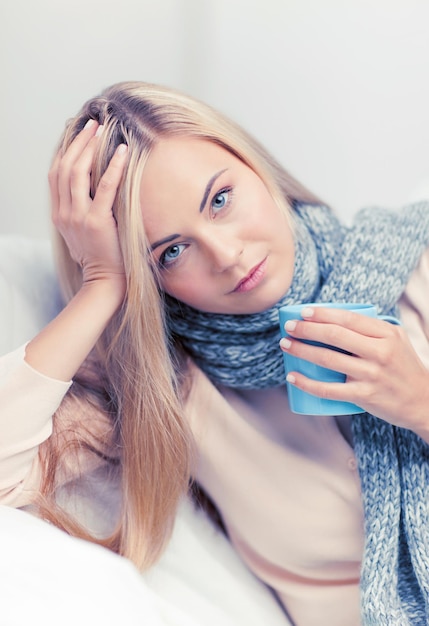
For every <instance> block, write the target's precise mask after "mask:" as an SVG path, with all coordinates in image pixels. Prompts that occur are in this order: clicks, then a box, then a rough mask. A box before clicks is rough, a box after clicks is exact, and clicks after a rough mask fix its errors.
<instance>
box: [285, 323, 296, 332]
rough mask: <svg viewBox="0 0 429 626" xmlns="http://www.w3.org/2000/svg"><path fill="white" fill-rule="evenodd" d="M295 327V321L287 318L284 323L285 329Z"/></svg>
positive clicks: (290, 329) (293, 328) (292, 329)
mask: <svg viewBox="0 0 429 626" xmlns="http://www.w3.org/2000/svg"><path fill="white" fill-rule="evenodd" d="M295 328H296V322H295V321H294V320H289V321H288V322H286V324H285V330H289V331H294V330H295Z"/></svg>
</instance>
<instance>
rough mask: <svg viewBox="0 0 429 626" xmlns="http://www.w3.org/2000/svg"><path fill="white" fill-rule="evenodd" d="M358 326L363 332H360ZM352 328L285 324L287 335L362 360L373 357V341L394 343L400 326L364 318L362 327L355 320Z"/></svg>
mask: <svg viewBox="0 0 429 626" xmlns="http://www.w3.org/2000/svg"><path fill="white" fill-rule="evenodd" d="M356 317H362V318H364V316H361V315H356ZM311 319H312V318H311ZM362 327H363V330H364V331H365V332H363V331H362ZM354 328H355V329H356V328H357V329H358V330H354V329H350V328H347V327H343V326H340V325H338V324H330V323H327V322H324V323H318V322H317V323H316V322H309V321H299V320H296V321H295V320H294V321H289V322H287V323H286V324H285V330H286V332H287V333H288V335H289V336H293V337H295V338H297V339H298V338H299V339H304V340H308V341H313V342H318V343H322V344H326V345H329V346H334V347H335V348H338V349H340V350H343V351H345V352H349V353H352V354H356V355H358V356H360V357H362V358H371V357H373V356H374V353H375V348H374V346H375V345H376V344H375V343H374V342H378V343H380V342H381V340H389V341H391V342H392V343H396V342H397V341H398V339H399V335H400V334H401V327H400V326H395V325H392V324H390V323H389V322H385V321H381V320H377V319H374V318H364V320H363V324H361V322H360V320H359V321H358V322H357V323H356V324H355V325H354ZM359 329H360V331H359Z"/></svg>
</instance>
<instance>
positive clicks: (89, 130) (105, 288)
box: [26, 122, 126, 381]
mask: <svg viewBox="0 0 429 626" xmlns="http://www.w3.org/2000/svg"><path fill="white" fill-rule="evenodd" d="M96 127H97V124H96V123H95V122H94V123H93V124H92V125H90V126H89V127H88V126H87V127H86V128H85V129H84V130H83V131H82V132H81V133H80V134H79V135H78V136H77V137H76V139H75V140H74V141H73V143H72V144H71V146H70V147H69V149H68V150H67V152H66V153H65V154H64V156H62V157H61V156H60V155H58V156H57V158H56V159H55V161H54V164H53V166H52V169H51V171H50V173H49V182H50V190H51V201H52V219H53V222H54V224H55V226H56V228H57V229H58V231H59V232H60V233H61V235H62V237H63V238H64V240H65V242H66V244H67V246H68V248H69V250H70V254H71V256H72V258H73V259H74V260H75V261H77V262H78V263H80V265H81V266H82V275H83V281H82V287H81V289H80V290H79V292H78V293H77V294H76V296H75V297H74V298H73V299H72V300H71V301H70V302H69V304H68V305H67V306H66V307H65V308H64V309H63V311H62V312H61V313H60V314H59V315H58V316H57V317H56V318H55V319H54V320H53V321H52V322H51V323H50V324H49V325H48V326H47V327H46V328H45V329H44V330H43V331H42V332H41V333H40V334H39V335H37V337H35V338H34V339H33V340H32V341H31V342H30V343H29V344H28V346H27V351H26V361H27V362H28V363H29V364H30V365H31V366H32V367H33V368H35V369H36V370H38V371H40V372H41V373H42V374H45V375H46V376H50V377H52V378H57V379H60V380H64V381H67V380H70V379H71V378H72V377H73V376H74V374H75V373H76V371H77V370H78V368H79V366H80V365H81V364H82V362H83V361H84V360H85V358H86V356H87V355H88V354H89V352H90V351H91V349H92V348H93V346H94V345H95V343H96V341H97V339H98V338H99V337H100V335H101V333H102V332H103V330H104V329H105V328H106V325H107V324H108V322H109V320H110V319H111V317H112V316H113V315H114V313H115V312H116V311H117V310H118V308H119V307H120V305H121V304H122V302H123V299H124V295H125V288H126V285H125V275H124V270H123V263H122V255H121V251H120V247H119V241H118V236H117V227H116V221H115V219H114V216H113V213H112V209H111V207H112V204H113V201H114V198H115V194H116V190H117V187H118V184H119V181H120V179H121V176H122V171H123V167H124V162H125V156H126V151H125V146H120V147H119V148H118V149H117V151H116V153H115V154H114V156H113V158H112V160H111V162H110V164H109V166H108V168H107V170H106V172H105V174H104V176H103V177H102V179H101V182H100V184H99V186H98V189H97V192H96V194H95V197H94V200H91V198H90V195H89V177H90V172H91V166H92V162H93V158H94V153H95V149H96V145H97V140H98V136H99V134H100V133H99V130H100V128H101V127H99V129H98V130H97V133H98V135H97V134H95V130H96ZM59 348H60V349H59Z"/></svg>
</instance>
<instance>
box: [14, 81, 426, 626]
mask: <svg viewBox="0 0 429 626" xmlns="http://www.w3.org/2000/svg"><path fill="white" fill-rule="evenodd" d="M50 185H51V194H52V206H53V221H54V223H55V226H56V228H57V231H58V237H57V244H58V255H59V267H60V275H61V283H62V285H63V288H64V293H65V297H66V300H67V302H68V304H67V306H66V307H65V309H64V310H63V311H62V312H61V314H60V315H59V316H58V317H57V318H56V319H55V320H54V321H53V322H52V323H51V324H50V325H49V326H48V327H47V328H46V329H45V330H44V331H43V332H42V333H41V334H40V335H38V336H37V337H36V338H35V339H34V340H33V341H31V342H30V343H29V344H28V345H27V347H26V351H25V363H21V357H22V351H21V352H19V354H18V355H14V356H12V357H9V358H11V359H12V360H13V359H15V360H17V361H18V362H19V365H18V366H17V367H18V369H19V368H20V367H21V368H23V369H25V372H26V373H25V374H23V373H21V374H19V373H15V375H14V376H12V379H15V380H20V376H21V377H22V379H23V378H24V376H25V375H27V376H29V377H30V378H31V383H32V385H33V386H34V387H35V389H36V391H35V392H34V395H33V396H32V403H33V405H34V404H36V405H37V406H39V405H38V403H37V402H36V398H37V393H39V391H38V389H40V388H41V386H42V382H41V380H43V382H44V384H45V385H47V386H48V387H49V389H50V390H53V389H54V387H55V386H56V385H58V386H59V387H58V389H57V388H56V387H55V389H56V391H55V393H52V395H53V396H54V398H53V400H52V403H51V404H50V406H49V407H46V406H44V407H43V409H42V408H40V414H41V419H42V418H43V419H44V420H45V421H46V422H47V423H48V424H49V419H50V415H51V413H52V412H53V411H54V410H55V409H56V408H57V405H59V407H58V409H57V410H56V413H55V417H54V435H53V436H51V437H50V438H47V437H48V433H46V429H45V430H44V432H43V434H41V432H40V431H41V430H43V429H41V428H40V427H39V428H38V429H37V430H38V436H36V435H35V436H34V437H33V438H32V446H29V444H28V438H27V439H24V437H23V436H22V435H21V436H20V441H21V440H22V441H23V442H24V443H22V444H21V450H22V452H23V454H25V455H26V459H27V460H26V463H21V467H20V471H21V474H20V481H21V485H22V481H24V484H25V485H26V489H28V485H29V486H30V487H32V489H33V490H34V491H35V492H36V494H37V496H38V498H37V499H38V501H39V505H40V506H41V507H42V513H43V514H45V515H50V517H51V519H53V520H54V521H56V523H59V524H62V525H63V526H66V527H67V528H69V530H71V531H72V532H74V533H75V534H81V535H82V534H84V532H85V531H84V530H83V529H79V528H78V527H77V526H73V525H72V522H71V521H70V520H69V519H68V518H67V517H66V516H63V515H62V513H61V512H60V511H58V510H56V509H55V506H54V504H53V501H55V488H56V486H57V485H58V483H61V484H62V483H64V481H65V480H66V479H67V478H70V477H74V476H75V474H76V466H77V465H78V463H80V466H81V468H82V471H83V472H87V471H90V470H91V469H92V468H93V467H97V465H98V464H100V463H101V462H103V463H105V464H108V467H109V468H110V471H111V472H112V473H113V474H114V473H115V472H116V473H119V474H120V475H121V485H122V488H121V493H122V510H121V513H120V514H119V516H118V523H117V527H116V528H115V529H113V531H112V532H111V534H110V536H108V537H107V539H106V538H104V542H105V544H106V545H109V546H110V547H112V548H113V549H115V550H117V551H119V552H120V553H122V554H126V555H127V556H129V557H131V558H132V559H133V560H134V561H135V562H136V563H137V564H138V565H140V566H148V565H150V563H152V562H153V561H154V560H155V559H156V558H157V556H158V555H159V554H160V552H161V550H162V548H163V546H164V545H165V542H166V540H167V538H168V535H169V532H170V530H171V524H172V520H173V519H174V511H175V508H176V505H177V502H178V499H179V498H180V496H181V495H182V494H183V493H184V492H185V490H186V488H187V483H188V480H189V477H190V475H191V474H192V476H193V477H194V478H195V479H196V481H197V482H198V484H199V485H201V487H202V488H203V490H204V491H205V492H206V493H207V494H208V495H209V496H210V498H211V499H212V500H213V501H214V502H215V504H216V507H217V509H218V510H219V512H220V514H221V517H222V521H223V523H224V525H225V528H226V531H227V533H228V536H229V538H230V539H231V541H232V542H233V544H234V545H235V547H236V549H237V550H238V551H239V553H240V554H241V555H242V557H243V558H244V560H245V561H246V562H247V563H248V564H249V566H250V567H251V569H252V570H253V571H254V572H255V573H256V574H257V575H258V576H260V577H261V578H262V580H264V581H265V582H266V583H267V584H269V585H270V586H271V587H272V588H273V589H274V591H275V592H276V594H277V596H278V598H279V600H280V602H281V603H282V604H283V606H284V608H285V611H286V612H287V613H288V614H289V615H290V616H291V618H292V620H293V622H294V623H295V624H296V625H297V626H309V625H312V624H318V625H319V626H320V625H321V624H322V625H323V624H329V625H330V626H332V625H334V624H341V625H343V624H345V623H347V624H359V623H361V621H362V623H364V624H375V623H377V624H393V623H398V624H400V623H401V624H405V623H407V621H406V620H407V619H410V620H411V621H410V623H413V624H417V623H426V622H425V621H424V620H425V615H424V611H425V601H424V600H423V596H424V594H425V593H426V576H425V572H424V567H423V568H422V567H421V565H420V564H421V562H423V563H424V562H425V561H424V558H425V556H426V552H427V551H428V550H429V540H428V541H427V542H426V541H425V536H424V535H425V532H427V530H426V528H427V526H426V525H425V524H426V517H427V511H426V506H425V504H423V505H422V503H426V502H427V493H426V492H425V488H427V484H428V481H427V480H426V474H424V475H420V476H419V480H416V478H415V473H416V471H419V472H420V473H424V472H426V442H427V441H429V436H428V435H427V427H426V423H425V422H426V420H425V407H426V406H427V398H421V399H420V401H417V402H415V406H412V407H410V410H409V411H407V412H405V413H404V412H403V411H402V407H403V405H404V402H405V403H406V402H407V395H406V394H405V395H404V391H403V387H402V386H399V385H396V384H395V385H392V383H391V377H392V376H393V377H395V378H393V380H394V381H397V380H406V385H405V388H406V390H407V391H408V388H409V389H411V390H412V392H411V393H410V394H409V395H410V396H411V397H412V398H413V400H415V399H416V398H419V393H420V390H421V389H426V386H427V382H428V377H429V374H428V373H427V371H426V369H425V367H424V366H423V364H422V362H421V361H420V360H419V358H418V357H417V356H416V355H415V353H414V351H413V349H412V347H411V345H410V344H409V342H408V340H407V338H406V336H405V333H404V332H403V331H402V330H401V329H398V328H394V327H392V326H390V325H389V324H387V323H384V322H380V321H378V320H366V321H365V322H362V321H361V320H360V318H356V317H355V316H352V315H350V316H348V315H346V314H345V313H344V312H340V311H333V310H328V309H320V310H319V309H318V310H317V311H315V312H314V313H313V315H312V318H311V319H312V320H313V321H309V322H308V321H306V322H302V323H299V324H297V326H296V336H297V337H303V336H309V337H311V338H315V339H317V340H320V341H323V342H324V341H326V342H327V343H331V344H334V345H338V347H341V348H344V349H345V350H347V351H348V352H351V355H349V356H347V355H339V354H337V355H334V356H333V357H332V356H330V357H327V353H326V352H325V351H324V350H322V349H319V350H318V352H317V353H314V352H311V353H308V355H309V356H311V358H313V359H315V360H319V361H321V362H326V358H330V359H331V361H329V363H330V365H331V366H332V367H335V366H337V365H338V366H339V367H340V369H342V371H344V372H345V373H346V374H347V375H348V380H347V382H346V383H345V385H343V388H341V390H338V388H329V389H326V388H320V387H319V388H316V387H315V386H314V385H315V383H314V382H311V381H308V380H302V379H300V378H299V377H296V383H297V384H299V385H301V386H303V387H305V386H307V387H308V388H309V389H310V391H311V390H313V391H320V392H321V393H323V394H325V395H326V394H330V395H331V396H332V397H333V398H334V399H335V397H340V396H341V397H346V399H348V400H350V401H353V402H355V403H357V404H359V405H360V406H363V407H364V408H365V409H366V410H368V411H370V412H372V413H375V414H377V415H380V416H381V417H382V418H384V420H387V421H382V420H380V419H377V418H375V417H372V416H371V415H367V414H365V415H364V416H354V417H353V418H348V417H347V418H341V419H340V418H338V419H336V418H335V416H332V417H331V416H329V417H328V418H326V419H325V418H321V417H314V416H295V415H294V414H292V413H291V411H290V410H289V407H288V404H287V396H286V391H285V386H284V373H283V365H282V358H281V352H280V349H279V346H278V341H279V338H280V336H279V331H278V316H277V310H278V307H279V306H280V305H281V304H286V303H288V302H309V301H314V300H319V301H327V300H333V299H337V300H339V299H349V300H362V299H364V300H365V301H372V302H373V303H374V304H376V305H377V306H378V308H379V310H380V311H382V312H385V313H388V312H392V310H393V309H394V308H395V306H396V303H397V301H398V300H400V305H401V307H402V309H403V310H404V312H405V315H406V316H407V315H411V312H410V311H411V308H412V307H411V306H410V302H409V301H412V300H413V298H414V296H415V292H416V288H415V283H416V282H418V281H420V282H419V284H420V283H421V284H422V285H424V287H425V289H426V290H427V286H428V274H427V273H426V274H425V272H424V265H423V264H424V263H426V264H427V262H428V252H427V247H428V245H429V211H428V205H427V204H425V203H423V204H420V205H416V206H414V207H410V208H408V209H407V211H405V212H402V213H399V214H390V213H389V212H385V211H374V212H364V213H362V214H361V215H359V216H358V217H357V219H356V223H355V224H354V225H353V227H351V228H349V229H346V228H345V227H343V226H341V225H340V224H339V222H338V221H337V220H336V218H335V216H334V215H333V214H332V212H331V211H330V210H329V209H327V208H326V207H324V206H323V205H321V203H320V202H319V201H318V199H317V198H316V197H315V196H314V195H313V194H311V193H310V192H308V191H307V190H306V189H304V188H303V187H302V186H301V185H300V184H299V183H298V182H297V181H295V180H294V179H293V178H292V177H290V176H289V175H288V174H287V173H286V172H285V171H284V170H283V168H282V167H281V166H280V165H279V164H278V163H276V162H275V161H274V160H273V159H272V158H271V157H270V156H269V155H268V154H267V153H266V152H265V150H264V149H263V148H262V147H261V146H260V145H259V144H258V143H257V142H255V141H254V140H253V139H251V138H250V137H248V135H247V134H246V133H245V132H244V131H242V130H241V129H240V128H238V127H237V126H236V125H234V124H233V123H231V122H229V121H228V120H226V119H225V118H224V117H223V116H221V115H219V114H218V113H216V112H214V111H213V110H211V109H210V108H209V107H207V106H205V105H203V104H201V103H199V102H196V101H194V100H193V99H190V98H187V97H186V96H184V95H181V94H178V93H174V92H172V91H170V90H168V89H164V88H160V87H156V86H153V85H147V84H144V83H124V84H119V85H116V86H113V87H111V88H109V89H107V90H106V91H105V92H104V93H103V94H102V95H101V96H100V97H98V98H95V99H93V100H91V101H89V102H88V103H87V104H86V105H85V106H84V107H83V109H82V111H81V112H80V113H79V115H78V116H76V118H75V119H73V120H72V121H71V122H70V124H69V125H68V128H67V130H66V133H65V136H64V138H63V141H62V144H61V148H60V150H59V152H58V156H57V157H56V159H55V161H54V164H53V167H52V170H51V173H50ZM386 244H387V248H386ZM387 253H388V254H387ZM419 264H420V265H419ZM164 311H165V312H166V315H165V320H164ZM419 314H420V315H421V316H422V319H423V320H426V323H427V315H428V314H427V313H426V312H425V310H421V311H419ZM425 315H426V317H425ZM165 327H166V328H167V330H165ZM414 327H415V328H416V332H418V333H419V345H420V344H421V345H422V346H425V343H426V341H427V335H426V336H425V332H424V330H425V329H424V328H423V327H422V325H421V324H420V326H419V324H415V325H414ZM328 340H329V341H328ZM58 346H60V347H61V348H60V349H58ZM380 346H381V349H380ZM283 348H284V349H290V350H291V351H294V352H295V353H298V352H299V351H302V350H304V348H303V347H302V346H301V344H299V343H295V342H293V343H292V344H291V346H290V347H287V346H285V345H284V344H283ZM305 349H307V348H305ZM393 351H394V352H393ZM389 354H394V355H397V359H396V361H395V362H394V363H392V362H391V360H390V359H389V358H387V357H388V355H389ZM303 355H305V353H303ZM386 355H387V356H386ZM169 363H171V364H172V365H171V366H170V365H169ZM398 363H399V364H400V365H401V366H402V369H401V368H400V367H399V366H398ZM29 370H30V373H29ZM72 378H73V379H74V383H73V385H72V386H71V387H70V385H69V383H68V382H67V381H69V380H70V379H72ZM60 381H63V382H60ZM69 387H70V388H69ZM67 390H68V393H67V395H66V396H65V398H64V400H63V401H61V400H62V396H63V394H64V393H65V391H67ZM374 390H377V393H374ZM3 397H4V398H5V402H7V399H8V397H9V395H8V394H7V391H6V392H3ZM404 398H405V400H404ZM14 421H19V422H20V423H24V424H26V422H27V421H28V418H27V419H26V410H25V407H22V406H20V407H18V409H17V410H16V414H15V420H14ZM392 424H395V425H398V426H401V427H405V428H402V429H401V428H399V429H397V428H394V427H393V426H392ZM27 428H28V425H27ZM71 432H72V433H73V432H77V433H78V437H77V438H76V437H75V436H74V435H73V434H71ZM76 439H78V443H79V446H78V447H77V453H76V454H77V456H78V457H79V458H78V459H74V460H70V453H67V454H66V451H68V450H69V448H70V444H73V443H76ZM41 441H43V443H42V444H41V445H40V450H39V460H38V461H34V462H33V465H32V468H31V469H29V460H28V457H29V456H30V458H31V459H32V458H33V457H34V455H35V454H36V451H37V446H36V445H35V443H34V442H36V443H40V442H41ZM14 443H15V445H17V442H16V441H15V442H14ZM352 445H353V447H352ZM29 447H30V448H31V449H32V453H31V451H30V453H29V450H28V448H29ZM91 452H94V454H92V455H91ZM31 454H32V455H33V457H32V456H31ZM410 458H411V463H412V466H411V467H408V466H407V462H409V461H410ZM66 460H67V461H66ZM356 463H358V464H359V474H360V481H361V485H362V494H361V492H360V483H359V479H358V474H357V469H356ZM11 465H13V463H12V464H11ZM41 468H42V473H41V475H42V482H37V476H38V475H39V473H40V469H41ZM408 470H409V471H408ZM13 474H14V472H13V471H12V469H11V470H10V475H13ZM17 474H18V473H15V476H17ZM106 480H107V478H106ZM20 481H18V480H16V478H15V483H19V482H20ZM404 481H405V482H404ZM406 481H409V484H410V485H413V486H414V487H416V486H419V488H420V487H421V489H422V491H419V492H418V497H413V494H411V493H410V492H411V490H410V489H409V488H408V486H407V483H406ZM13 484H14V483H13V482H10V486H9V489H8V494H9V496H8V497H9V498H10V501H11V502H12V503H13V504H14V505H15V506H22V505H23V504H26V503H27V502H26V501H25V497H23V494H27V493H28V491H26V490H23V489H22V488H17V487H15V489H13V488H12V485H13ZM11 494H12V495H11ZM414 495H415V494H414ZM26 497H27V498H29V499H30V500H34V499H35V498H34V496H26ZM42 497H43V499H42V501H41V503H40V500H41V498H42ZM419 498H420V505H419ZM417 514H418V515H419V517H418V520H417V522H418V523H415V516H416V515H417ZM364 525H365V531H364V529H363V526H364ZM428 556H429V555H428ZM398 563H399V567H400V570H401V571H402V570H403V572H404V576H402V575H399V574H401V571H400V572H399V573H398ZM422 572H423V573H422ZM387 573H388V574H389V578H388V579H386V575H387ZM359 583H360V584H361V590H362V608H360V606H359V603H360V602H359ZM418 620H420V621H418Z"/></svg>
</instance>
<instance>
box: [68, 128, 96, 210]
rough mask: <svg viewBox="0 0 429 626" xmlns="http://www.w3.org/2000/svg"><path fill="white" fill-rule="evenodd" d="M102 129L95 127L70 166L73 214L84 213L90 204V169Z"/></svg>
mask: <svg viewBox="0 0 429 626" xmlns="http://www.w3.org/2000/svg"><path fill="white" fill-rule="evenodd" d="M103 130H104V127H103V126H99V127H98V128H97V132H96V133H95V135H94V136H93V137H91V138H90V139H89V141H88V143H87V144H86V145H85V146H84V147H83V149H82V152H81V153H80V154H79V155H78V156H77V158H76V160H75V162H74V163H73V165H72V166H71V168H70V180H69V183H68V184H69V188H70V195H71V200H72V208H73V213H74V215H75V216H76V215H77V214H81V213H83V212H85V213H86V212H87V211H88V209H89V208H90V206H91V171H92V167H93V163H94V156H95V151H96V149H97V144H98V141H99V139H100V137H101V135H102V133H103Z"/></svg>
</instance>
